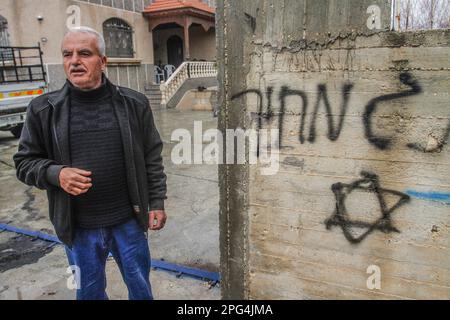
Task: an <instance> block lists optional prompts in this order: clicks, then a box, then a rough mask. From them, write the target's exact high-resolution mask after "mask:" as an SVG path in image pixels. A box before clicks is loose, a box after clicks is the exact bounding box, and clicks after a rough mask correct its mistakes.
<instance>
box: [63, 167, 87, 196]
mask: <svg viewBox="0 0 450 320" xmlns="http://www.w3.org/2000/svg"><path fill="white" fill-rule="evenodd" d="M91 175H92V172H89V171H85V170H81V169H76V168H63V169H62V170H61V172H60V173H59V184H60V186H61V188H62V189H63V190H64V191H65V192H67V193H68V194H71V195H73V196H79V195H81V194H84V193H86V192H88V191H89V189H90V188H91V187H92V183H91V178H89V176H91Z"/></svg>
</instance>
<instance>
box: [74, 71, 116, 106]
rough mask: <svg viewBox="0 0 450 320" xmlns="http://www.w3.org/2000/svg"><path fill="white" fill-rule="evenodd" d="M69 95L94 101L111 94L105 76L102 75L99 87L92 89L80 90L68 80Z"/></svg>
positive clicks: (82, 99) (79, 99)
mask: <svg viewBox="0 0 450 320" xmlns="http://www.w3.org/2000/svg"><path fill="white" fill-rule="evenodd" d="M67 82H68V83H69V88H70V95H71V97H72V99H74V100H77V101H83V102H96V101H99V100H103V99H105V98H107V97H108V96H110V95H111V92H110V90H109V88H108V86H107V84H106V77H105V76H104V75H103V77H102V84H101V85H100V87H98V88H96V89H92V90H81V89H79V88H77V87H75V86H74V85H73V84H72V83H71V82H70V81H69V80H67Z"/></svg>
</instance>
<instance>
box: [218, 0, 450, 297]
mask: <svg viewBox="0 0 450 320" xmlns="http://www.w3.org/2000/svg"><path fill="white" fill-rule="evenodd" d="M389 3H390V2H389V1H381V0H339V1H338V0H321V1H316V0H293V1H291V0H255V1H237V0H219V1H218V2H217V24H218V26H217V33H218V34H217V37H218V69H219V98H218V101H219V102H218V104H219V105H220V106H221V111H220V117H219V128H220V129H222V130H223V129H230V128H253V129H278V130H279V133H280V135H279V136H278V137H277V138H278V139H277V140H278V141H279V142H280V144H281V146H280V148H272V153H273V154H274V155H276V156H278V159H277V162H278V163H279V170H278V173H277V174H275V175H271V176H264V175H263V174H261V172H260V168H261V165H251V164H249V163H246V164H244V165H239V166H238V165H236V166H222V167H220V168H219V176H220V218H219V220H220V239H221V241H220V249H221V271H222V277H223V286H222V289H223V290H222V295H223V297H224V299H240V298H249V299H450V273H449V270H450V219H449V217H450V216H449V212H450V210H449V201H448V199H449V198H450V183H449V182H450V180H449V177H450V161H449V159H450V157H449V151H450V149H449V138H450V109H449V79H450V59H449V57H450V29H442V30H426V31H420V32H401V33H399V32H393V31H389V25H390V23H389V19H390V16H391V12H390V7H389ZM377 20H378V21H377ZM274 151H275V152H274ZM356 187H357V188H356ZM374 270H376V271H374ZM372 276H373V277H372ZM377 278H378V279H381V280H380V283H379V285H378V284H377V285H374V282H371V281H373V279H377Z"/></svg>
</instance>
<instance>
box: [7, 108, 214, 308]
mask: <svg viewBox="0 0 450 320" xmlns="http://www.w3.org/2000/svg"><path fill="white" fill-rule="evenodd" d="M154 115H155V121H156V125H157V127H158V129H159V131H160V133H161V136H162V138H163V140H164V143H165V147H164V151H163V157H164V165H165V168H166V174H167V176H168V200H167V202H166V211H167V214H168V221H167V224H166V227H165V228H164V229H163V230H161V231H158V232H152V233H151V234H150V237H149V243H150V248H151V254H152V258H153V259H157V260H164V261H166V262H170V263H175V264H179V265H183V266H191V267H195V268H199V269H203V270H207V271H214V272H218V271H219V228H218V223H219V222H218V221H219V219H218V213H219V208H218V203H219V192H218V176H217V166H209V165H174V164H173V163H172V162H171V159H170V155H171V152H172V148H173V147H174V146H175V145H176V144H177V142H171V134H172V132H173V131H174V130H175V129H179V128H184V129H188V130H189V131H191V132H192V131H193V128H194V123H193V122H194V121H202V124H203V130H207V129H209V128H216V127H217V120H216V119H215V118H213V117H212V114H211V112H192V111H187V112H179V111H175V110H169V111H167V110H162V111H154ZM17 144H18V140H17V139H15V138H14V137H13V136H12V135H11V134H10V133H9V132H0V224H9V225H11V226H14V227H18V228H22V229H27V230H32V231H41V232H45V233H48V234H54V232H53V228H52V225H51V223H50V221H49V219H48V208H47V199H46V194H45V191H41V190H38V189H36V188H32V187H28V186H26V185H24V184H22V183H21V182H19V181H18V180H17V179H16V177H15V169H14V166H13V161H12V156H13V154H14V153H15V152H16V150H17ZM67 268H68V263H67V259H66V256H65V252H64V248H63V247H62V246H61V245H54V244H52V243H50V242H47V241H42V240H39V239H34V238H30V237H27V236H23V235H18V234H16V233H11V232H8V231H3V232H0V300H1V299H74V297H75V291H74V290H71V289H69V288H70V287H71V285H70V284H71V283H72V282H71V278H70V277H71V274H70V273H69V272H68V270H67ZM107 279H108V289H107V292H108V294H109V297H110V298H111V299H127V290H126V287H125V285H124V284H123V282H122V279H121V276H120V272H119V270H118V268H117V265H116V264H115V262H114V260H113V259H110V260H109V261H108V263H107ZM151 282H152V286H153V291H154V295H155V298H156V299H220V287H219V286H218V285H216V286H213V287H211V285H210V284H209V283H208V282H205V281H201V280H197V279H192V278H189V277H187V276H181V277H177V276H176V275H175V274H174V273H168V272H164V271H161V270H153V271H152V273H151Z"/></svg>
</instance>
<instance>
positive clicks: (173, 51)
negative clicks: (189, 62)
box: [167, 36, 183, 68]
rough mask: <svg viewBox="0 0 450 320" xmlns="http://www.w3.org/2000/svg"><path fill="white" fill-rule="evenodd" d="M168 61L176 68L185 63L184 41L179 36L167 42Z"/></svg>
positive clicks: (172, 37)
mask: <svg viewBox="0 0 450 320" xmlns="http://www.w3.org/2000/svg"><path fill="white" fill-rule="evenodd" d="M167 61H168V63H169V64H172V65H174V66H175V67H176V68H178V67H179V66H180V65H181V64H182V63H183V40H182V39H181V38H180V37H179V36H171V37H170V38H169V39H168V40H167Z"/></svg>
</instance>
